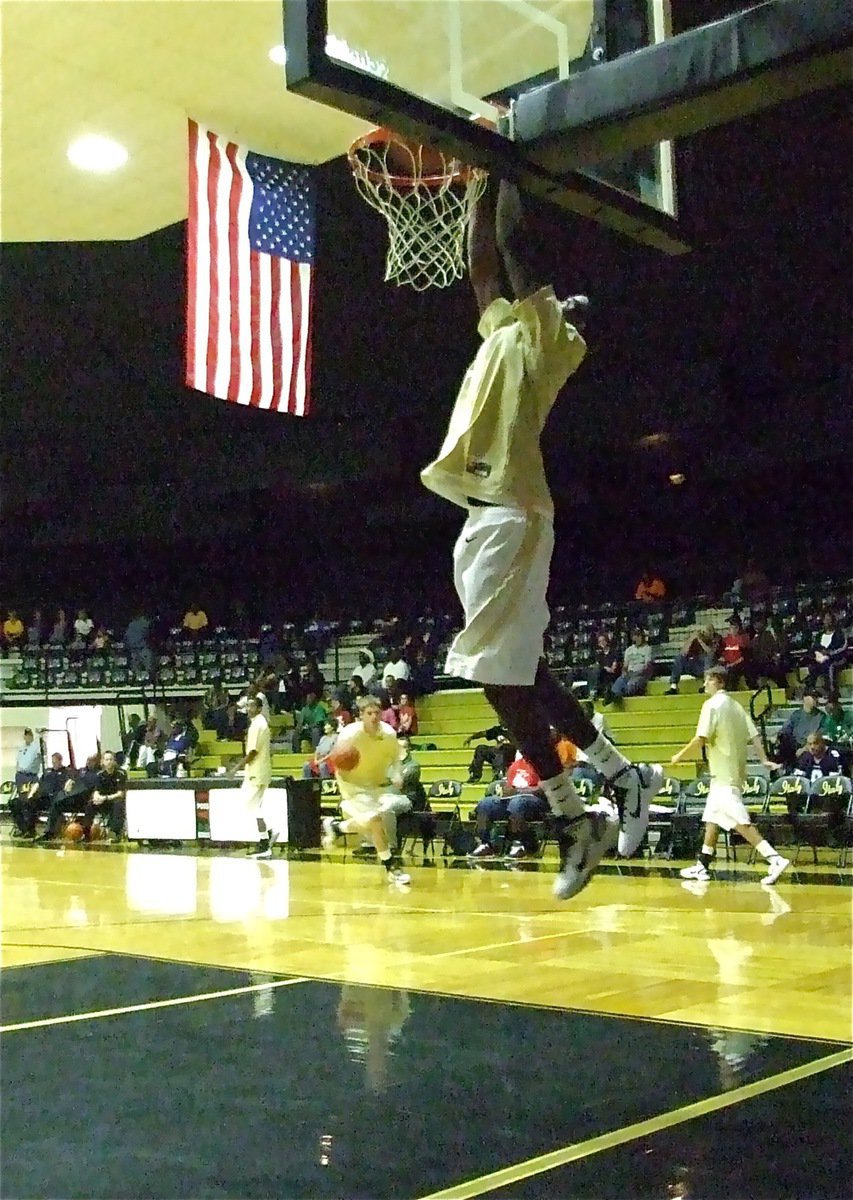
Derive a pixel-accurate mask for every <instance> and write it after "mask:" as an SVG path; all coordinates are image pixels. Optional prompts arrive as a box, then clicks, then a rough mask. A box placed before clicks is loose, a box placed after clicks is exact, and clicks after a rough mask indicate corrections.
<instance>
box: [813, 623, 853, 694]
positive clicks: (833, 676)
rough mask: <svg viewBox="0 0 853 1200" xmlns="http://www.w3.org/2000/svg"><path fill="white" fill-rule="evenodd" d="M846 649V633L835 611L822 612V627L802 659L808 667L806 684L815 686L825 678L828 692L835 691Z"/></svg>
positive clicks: (843, 663)
mask: <svg viewBox="0 0 853 1200" xmlns="http://www.w3.org/2000/svg"><path fill="white" fill-rule="evenodd" d="M848 650H849V647H848V645H847V634H846V633H845V632H844V630H843V629H842V628H841V627H840V626H839V624H838V619H837V618H836V616H835V613H834V612H831V611H829V610H827V611H826V612H825V613H824V614H823V628H822V630H821V632H820V633H819V634H818V635H817V637H816V638H815V640H814V642H813V643H812V645H811V647H810V648H809V651H808V653H807V654H806V657H805V658H804V659H803V664H802V665H803V666H805V667H807V668H808V669H807V671H806V678H805V682H806V684H807V686H808V687H812V688H813V687H816V686H817V684H818V682H819V680H821V679H824V678H825V679H826V681H827V686H828V689H829V691H830V693H833V692H836V691H837V690H838V672H839V671H840V670H841V669H842V668H843V666H844V665H845V663H846V662H847V656H848Z"/></svg>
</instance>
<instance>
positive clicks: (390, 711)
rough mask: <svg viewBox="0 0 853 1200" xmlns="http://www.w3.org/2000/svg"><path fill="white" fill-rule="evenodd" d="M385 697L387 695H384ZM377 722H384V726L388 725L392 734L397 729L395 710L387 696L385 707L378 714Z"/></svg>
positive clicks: (397, 722)
mask: <svg viewBox="0 0 853 1200" xmlns="http://www.w3.org/2000/svg"><path fill="white" fill-rule="evenodd" d="M386 695H387V693H386ZM379 720H380V721H384V722H385V724H386V725H390V726H391V728H392V729H393V730H394V732H395V733H396V732H397V729H398V728H399V724H400V720H399V717H398V716H397V709H396V708H395V707H394V705H393V704H392V703H391V698H390V696H388V698H387V702H386V704H385V707H384V708H383V709H381V711H380V713H379Z"/></svg>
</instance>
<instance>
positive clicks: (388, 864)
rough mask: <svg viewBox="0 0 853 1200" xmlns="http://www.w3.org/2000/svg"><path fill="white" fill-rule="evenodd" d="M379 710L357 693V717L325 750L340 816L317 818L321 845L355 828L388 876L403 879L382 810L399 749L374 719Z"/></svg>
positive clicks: (398, 775) (397, 772) (392, 787)
mask: <svg viewBox="0 0 853 1200" xmlns="http://www.w3.org/2000/svg"><path fill="white" fill-rule="evenodd" d="M379 713H380V705H379V701H378V700H377V698H376V697H375V696H360V697H359V699H358V715H359V718H360V719H359V720H358V721H353V722H352V724H351V725H347V726H346V727H345V728H344V729H342V730H341V732H340V734H339V735H338V741H337V744H336V745H335V748H334V750H333V751H332V753H331V754H330V755H329V763H330V764H331V765H333V766H334V767H335V773H336V777H337V780H338V789H339V790H340V793H341V812H342V813H343V815H344V819H343V820H339V819H338V818H337V817H324V818H323V845H324V846H325V847H326V848H327V849H330V848H331V847H332V846H333V845H334V844H335V842H336V841H337V840H338V839H339V838H341V837H343V836H344V835H345V834H347V833H360V834H362V835H364V836H366V837H368V838H369V839H370V841H371V842H373V845H374V846H375V847H376V853H377V854H378V856H379V861H380V862H381V863H382V865H383V866H384V867H385V870H386V872H387V873H388V880H389V882H391V883H397V884H408V883H409V882H411V881H410V878H409V876H408V875H407V874H405V872H404V871H402V870H401V868H400V867H399V866H398V865H397V863H396V862H395V861H394V858H393V856H392V854H391V849H390V847H389V845H388V834H387V832H386V828H385V821H384V820H383V816H382V814H383V812H384V810H385V808H386V807H387V803H388V801H389V799H390V798H391V797H392V796H394V794H395V792H396V791H398V790H399V785H400V783H401V782H402V778H403V774H402V770H401V768H400V762H401V760H402V757H403V753H402V749H401V746H400V743H399V742H398V741H397V735H396V733H395V732H394V730H393V729H392V728H391V726H390V725H387V724H386V723H385V722H384V721H381V720H380V719H379ZM389 780H390V783H389Z"/></svg>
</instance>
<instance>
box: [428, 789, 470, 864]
mask: <svg viewBox="0 0 853 1200" xmlns="http://www.w3.org/2000/svg"><path fill="white" fill-rule="evenodd" d="M461 796H462V784H461V783H460V781H459V780H458V779H436V780H435V781H434V782H433V783H431V784H430V787H429V791H428V792H427V799H428V800H430V801H432V800H453V801H454V804H453V810H452V811H451V812H437V813H436V814H435V833H434V834H433V840H432V842H431V843H430V844H434V843H435V841H436V840H437V839H438V838H441V839H442V847H441V853H442V855H443V856H444V857H447V855H448V854H451V853H453V848H452V846H451V844H450V839H451V836H452V835H453V834H454V832H456V831H457V830H461V828H462V825H463V822H462V814H461V812H460V811H459V800H460V798H461ZM430 807H432V805H430ZM472 843H473V835H472Z"/></svg>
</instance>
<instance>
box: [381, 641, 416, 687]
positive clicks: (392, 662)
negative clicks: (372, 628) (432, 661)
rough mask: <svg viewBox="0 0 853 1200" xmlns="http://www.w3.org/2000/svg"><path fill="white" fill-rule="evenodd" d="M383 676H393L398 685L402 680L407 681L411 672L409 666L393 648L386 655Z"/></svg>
mask: <svg viewBox="0 0 853 1200" xmlns="http://www.w3.org/2000/svg"><path fill="white" fill-rule="evenodd" d="M384 674H385V675H393V676H394V678H395V679H396V680H397V681H398V683H399V682H400V681H402V680H404V679H408V678H409V675H410V674H411V671H410V669H409V664H408V663H407V662H406V660H405V658H403V655H402V654H401V653H400V651H399V650H398V649H397V648H396V647H395V648H394V649H393V650H391V651H390V653H389V655H388V662H387V663H386V664H385V671H384Z"/></svg>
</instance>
